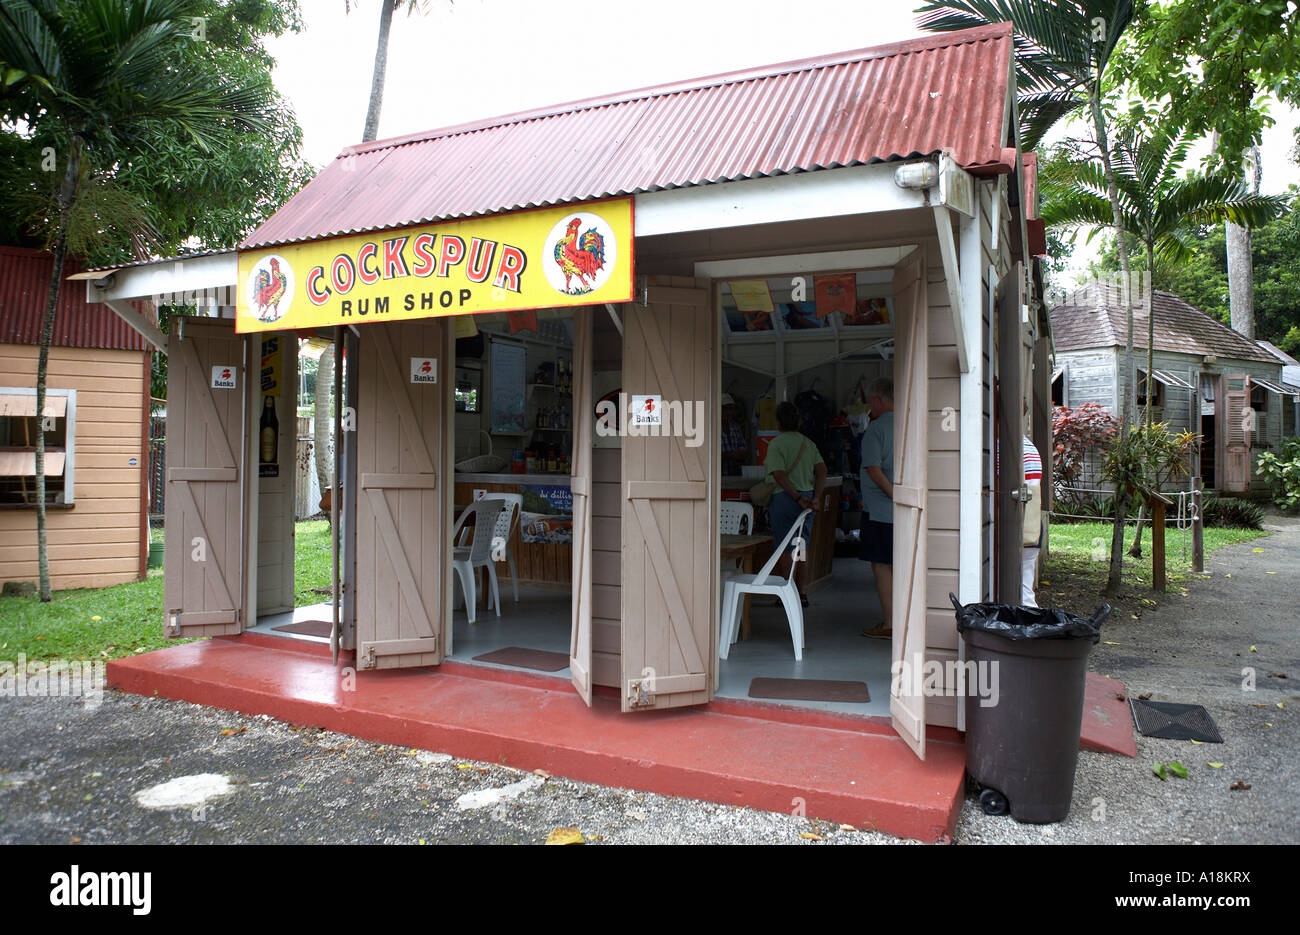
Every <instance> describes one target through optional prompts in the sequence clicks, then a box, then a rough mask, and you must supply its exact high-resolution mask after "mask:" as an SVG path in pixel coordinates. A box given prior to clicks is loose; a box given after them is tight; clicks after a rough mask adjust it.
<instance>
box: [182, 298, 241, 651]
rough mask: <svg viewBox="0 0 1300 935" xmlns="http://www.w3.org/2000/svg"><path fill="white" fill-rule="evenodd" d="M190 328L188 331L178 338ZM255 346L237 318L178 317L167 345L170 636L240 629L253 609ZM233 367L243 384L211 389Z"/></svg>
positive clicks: (237, 630)
mask: <svg viewBox="0 0 1300 935" xmlns="http://www.w3.org/2000/svg"><path fill="white" fill-rule="evenodd" d="M182 325H183V326H184V329H185V335H184V338H183V339H182V338H181V337H180V336H179V333H178V332H179V329H180V327H181V326H182ZM247 344H248V342H247V341H246V339H245V338H244V336H243V335H237V334H235V329H234V321H233V320H225V321H216V320H213V321H201V320H198V319H194V318H189V319H174V320H173V321H172V331H171V334H170V335H169V336H168V341H167V358H168V363H167V412H168V420H167V421H168V426H167V496H166V507H165V509H166V513H165V521H166V529H167V550H166V556H165V558H164V565H163V614H164V621H165V624H164V633H165V634H166V635H167V636H169V637H177V636H181V637H195V636H216V635H220V634H224V633H237V632H239V628H240V625H241V624H242V623H243V617H244V611H245V598H246V593H245V587H246V584H245V582H246V574H247V561H248V549H247V543H248V536H247V530H246V529H245V527H244V520H245V510H246V506H247V500H246V496H247V492H248V488H247V485H246V484H245V464H246V460H247V459H246V455H247V452H246V450H245V448H244V427H245V422H244V405H245V400H246V398H247V387H248V384H247V382H246V381H247V380H248V379H249V367H248V361H247V359H246V355H245V350H246V347H247ZM218 366H229V367H231V368H232V369H234V370H235V371H236V386H235V387H234V388H231V389H214V388H212V370H213V368H214V367H218Z"/></svg>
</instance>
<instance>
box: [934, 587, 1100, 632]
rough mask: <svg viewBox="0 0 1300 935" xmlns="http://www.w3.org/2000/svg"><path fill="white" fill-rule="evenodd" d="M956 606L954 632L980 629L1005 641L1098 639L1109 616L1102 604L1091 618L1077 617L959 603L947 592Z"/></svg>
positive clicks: (1044, 610) (1049, 610)
mask: <svg viewBox="0 0 1300 935" xmlns="http://www.w3.org/2000/svg"><path fill="white" fill-rule="evenodd" d="M948 598H949V599H950V600H951V601H952V606H953V607H955V608H956V609H957V632H958V633H965V632H966V631H967V630H979V631H981V632H983V633H994V634H997V635H998V636H1001V637H1003V638H1004V639H1008V640H1082V639H1091V640H1092V641H1093V643H1097V642H1099V641H1100V640H1101V625H1102V623H1103V622H1105V620H1106V618H1107V617H1109V616H1110V605H1109V604H1102V605H1101V606H1100V607H1098V608H1097V609H1096V610H1095V611H1093V613H1092V616H1091V617H1080V616H1079V615H1078V614H1071V613H1068V612H1066V611H1064V610H1060V609H1058V608H1056V607H1041V608H1040V607H1021V606H1019V605H1018V604H993V603H983V604H964V605H963V604H962V603H961V602H960V601H958V600H957V595H955V594H949V595H948Z"/></svg>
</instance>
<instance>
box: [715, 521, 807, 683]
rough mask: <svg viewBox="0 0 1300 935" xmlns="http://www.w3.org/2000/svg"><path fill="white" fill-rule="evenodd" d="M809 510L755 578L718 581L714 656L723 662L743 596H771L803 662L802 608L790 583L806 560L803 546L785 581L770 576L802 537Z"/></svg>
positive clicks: (737, 623) (735, 634)
mask: <svg viewBox="0 0 1300 935" xmlns="http://www.w3.org/2000/svg"><path fill="white" fill-rule="evenodd" d="M811 512H812V510H804V511H803V512H802V513H800V514H799V518H798V519H796V520H795V521H794V523H793V524H792V525H791V526H790V531H789V532H787V533H786V534H785V538H784V539H782V540H781V544H780V545H778V546H777V547H776V549H775V550H774V551H773V552H772V556H771V558H769V559H768V560H767V563H766V564H765V565H763V567H762V568H761V569H760V570H759V572H758V574H756V575H728V576H727V577H726V578H724V579H723V582H722V625H721V627H719V630H720V633H719V634H718V655H719V656H721V657H722V658H723V659H726V658H727V653H729V652H730V651H731V644H732V643H734V642H736V639H737V637H738V636H739V635H740V611H741V608H742V607H743V606H744V604H743V602H744V599H745V595H746V594H775V595H776V596H777V597H779V598H780V599H781V603H782V605H784V607H785V616H786V619H787V620H789V621H790V639H791V641H792V642H793V643H794V658H795V660H796V661H800V660H802V659H803V605H802V604H801V603H800V601H799V588H798V587H797V586H796V585H795V583H794V569H795V565H796V564H797V563H798V562H799V561H802V560H803V559H805V558H807V554H806V552H807V544H806V543H805V547H804V548H803V549H799V550H798V551H796V552H795V554H794V556H793V560H792V561H791V562H790V576H789V577H788V578H786V579H785V580H782V579H780V578H772V577H770V576H771V574H772V569H773V568H775V567H776V562H777V559H779V558H780V557H781V555H782V554H783V553H784V552H785V551H786V549H788V548H789V547H790V541H791V540H792V539H794V537H795V536H796V535H802V534H803V523H804V519H805V518H806V517H807V516H808V514H810V513H811Z"/></svg>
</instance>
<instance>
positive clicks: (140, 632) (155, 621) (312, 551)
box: [0, 520, 330, 660]
mask: <svg viewBox="0 0 1300 935" xmlns="http://www.w3.org/2000/svg"><path fill="white" fill-rule="evenodd" d="M295 552H296V559H295V560H296V566H295V569H296V572H297V574H296V578H297V581H296V591H295V603H296V604H297V606H300V607H301V606H303V605H304V604H317V603H320V602H321V601H324V600H328V592H327V593H326V594H318V593H316V591H315V590H313V589H314V588H319V587H328V585H329V578H330V541H329V524H328V523H326V522H324V521H323V520H318V521H314V522H303V523H298V525H297V535H296V537H295ZM162 622H163V577H162V569H150V571H149V575H148V577H147V578H145V580H144V581H132V582H129V583H127V584H119V585H115V586H113V587H111V588H99V589H90V588H83V589H79V590H72V591H55V592H54V599H53V600H52V601H50V603H48V604H42V603H41V602H40V601H39V600H38V599H37V598H36V597H35V596H32V597H0V659H5V660H16V659H17V658H18V654H19V653H24V654H26V656H27V658H28V659H52V658H59V659H116V658H119V657H121V656H130V655H133V654H135V653H142V652H147V651H149V650H151V649H158V648H160V647H162V646H165V645H169V644H173V643H176V642H178V641H177V640H165V639H163V635H162Z"/></svg>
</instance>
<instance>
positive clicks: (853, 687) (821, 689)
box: [749, 679, 871, 704]
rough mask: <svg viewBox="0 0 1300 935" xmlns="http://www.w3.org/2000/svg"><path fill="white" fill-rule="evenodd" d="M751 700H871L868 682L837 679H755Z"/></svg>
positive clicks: (862, 702)
mask: <svg viewBox="0 0 1300 935" xmlns="http://www.w3.org/2000/svg"><path fill="white" fill-rule="evenodd" d="M749 697H750V698H779V699H782V700H785V701H841V702H847V703H849V704H866V703H867V702H868V701H870V700H871V695H870V694H869V693H868V692H867V683H866V682H842V681H837V680H835V679H754V680H753V681H752V682H750V683H749Z"/></svg>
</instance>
